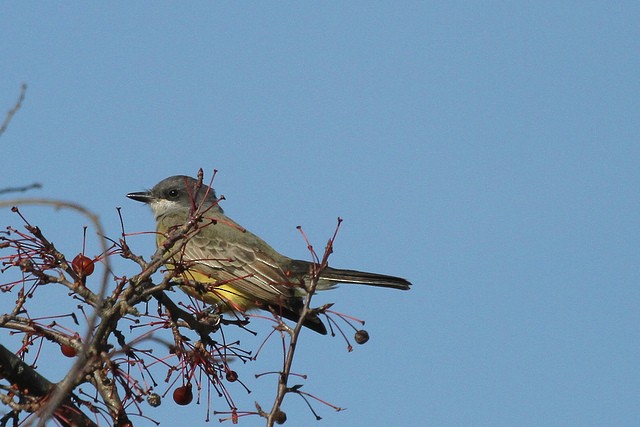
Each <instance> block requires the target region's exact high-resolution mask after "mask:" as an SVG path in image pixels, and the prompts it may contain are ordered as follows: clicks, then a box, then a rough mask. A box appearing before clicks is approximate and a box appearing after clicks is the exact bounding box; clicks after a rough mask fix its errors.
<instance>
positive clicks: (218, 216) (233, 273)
mask: <svg viewBox="0 0 640 427" xmlns="http://www.w3.org/2000/svg"><path fill="white" fill-rule="evenodd" d="M127 197H129V198H130V199H133V200H137V201H139V202H144V203H146V204H148V205H149V206H150V207H151V209H152V210H153V214H154V216H155V220H156V226H157V232H158V234H157V239H156V243H157V244H158V246H161V245H163V244H164V241H165V240H166V237H167V236H168V234H169V233H171V231H173V230H175V229H177V228H178V227H181V226H183V225H184V224H186V223H187V222H188V221H189V220H190V219H191V218H194V217H195V216H198V215H202V220H201V222H200V224H198V225H197V230H196V232H195V233H194V234H193V235H191V236H189V237H184V238H183V239H184V240H183V241H182V242H180V241H179V242H176V243H175V245H182V248H181V250H180V251H179V252H178V253H177V254H176V255H175V256H174V259H173V261H172V262H171V263H168V264H167V265H166V266H167V268H168V269H169V270H171V271H173V274H175V276H176V281H179V282H180V283H181V286H180V287H181V289H182V290H184V291H185V292H187V293H188V294H190V295H191V296H193V297H194V298H196V299H198V300H201V301H204V302H206V303H208V304H215V305H217V306H218V307H219V308H220V310H221V311H233V310H235V311H240V312H245V311H247V310H250V309H254V308H260V309H263V310H270V311H273V312H275V313H278V314H280V315H281V316H282V317H285V318H287V319H289V320H293V321H298V320H299V318H300V310H301V309H302V307H303V303H304V300H303V298H304V296H305V294H306V285H307V284H308V283H309V281H310V280H311V273H310V271H311V268H310V267H311V263H310V262H308V261H301V260H295V259H292V258H289V257H286V256H284V255H281V254H280V253H278V252H277V251H276V250H275V249H273V248H272V247H271V246H270V245H269V244H268V243H267V242H265V241H264V240H262V239H261V238H260V237H258V236H256V235H255V234H253V233H251V232H250V231H247V230H246V229H245V228H243V227H241V226H240V225H238V224H237V223H236V222H235V221H233V220H232V219H231V218H229V217H227V216H226V215H225V214H224V212H223V211H222V209H221V208H220V206H218V199H217V198H216V194H215V192H214V190H213V188H211V187H208V186H206V185H202V182H201V180H200V181H198V180H196V179H194V178H191V177H188V176H182V175H177V176H172V177H169V178H166V179H164V180H162V181H160V182H159V183H158V184H157V185H156V186H154V187H153V188H152V189H151V190H149V191H143V192H136V193H130V194H127ZM338 283H355V284H360V285H369V286H379V287H384V288H394V289H402V290H407V289H409V287H410V286H411V283H409V282H408V281H407V280H405V279H402V278H399V277H393V276H386V275H382V274H375V273H367V272H363V271H356V270H343V269H337V268H331V267H326V268H324V269H322V270H321V272H320V275H319V278H318V284H317V287H316V289H317V290H327V289H332V288H334V287H335V285H336V284H338ZM303 325H304V326H306V327H308V328H310V329H312V330H314V331H316V332H318V333H320V334H326V333H327V329H326V327H325V325H324V324H323V323H322V321H321V320H320V318H319V317H318V316H317V315H316V314H314V313H310V314H308V315H307V316H306V318H305V319H304V322H303Z"/></svg>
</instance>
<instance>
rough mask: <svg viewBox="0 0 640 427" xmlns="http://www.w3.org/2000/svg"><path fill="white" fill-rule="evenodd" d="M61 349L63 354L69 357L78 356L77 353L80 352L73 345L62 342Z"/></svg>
mask: <svg viewBox="0 0 640 427" xmlns="http://www.w3.org/2000/svg"><path fill="white" fill-rule="evenodd" d="M60 351H61V352H62V354H64V355H65V356H67V357H76V355H77V354H78V352H76V349H75V348H73V347H71V346H70V345H66V344H61V345H60Z"/></svg>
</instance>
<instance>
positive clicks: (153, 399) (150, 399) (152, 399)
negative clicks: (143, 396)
mask: <svg viewBox="0 0 640 427" xmlns="http://www.w3.org/2000/svg"><path fill="white" fill-rule="evenodd" d="M161 402H162V399H161V398H160V395H159V394H158V393H150V394H149V395H148V396H147V403H149V405H151V406H153V407H154V408H157V407H158V406H160V403H161Z"/></svg>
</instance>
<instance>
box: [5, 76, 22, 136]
mask: <svg viewBox="0 0 640 427" xmlns="http://www.w3.org/2000/svg"><path fill="white" fill-rule="evenodd" d="M26 93H27V84H26V83H22V86H20V96H18V100H17V101H16V103H15V105H14V106H13V108H12V109H10V110H9V111H8V112H7V115H6V116H5V118H4V122H2V126H0V136H2V134H3V133H4V131H6V130H7V127H9V122H11V119H12V118H13V116H14V114H16V113H17V112H18V110H19V109H20V107H22V102H23V101H24V97H25V95H26Z"/></svg>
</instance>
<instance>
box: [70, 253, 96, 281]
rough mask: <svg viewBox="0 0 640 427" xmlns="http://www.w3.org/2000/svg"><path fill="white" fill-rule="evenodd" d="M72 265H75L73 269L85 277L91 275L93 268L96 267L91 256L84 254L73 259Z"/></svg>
mask: <svg viewBox="0 0 640 427" xmlns="http://www.w3.org/2000/svg"><path fill="white" fill-rule="evenodd" d="M71 266H72V267H73V271H75V272H76V273H77V274H79V275H80V276H83V277H87V276H91V273H93V270H94V269H95V262H93V260H92V259H91V258H89V257H86V256H84V255H82V254H78V255H76V257H75V258H74V259H73V261H71Z"/></svg>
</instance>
